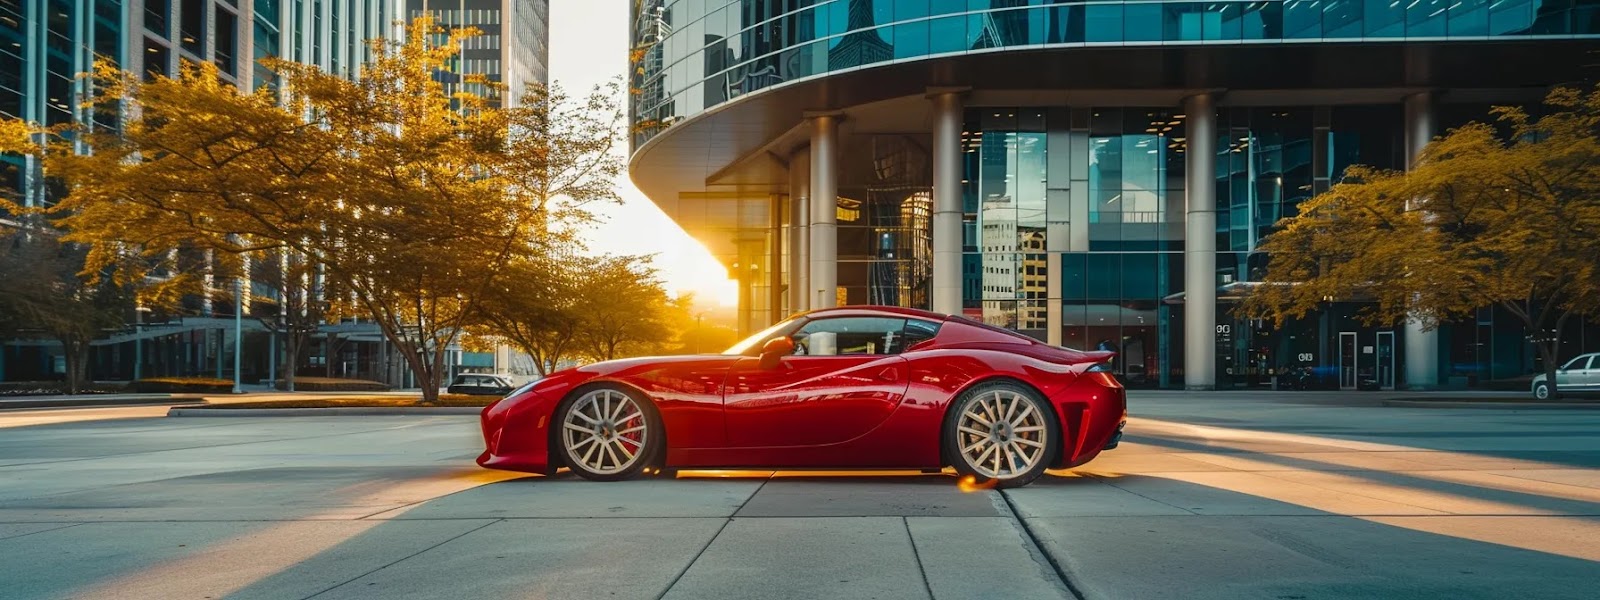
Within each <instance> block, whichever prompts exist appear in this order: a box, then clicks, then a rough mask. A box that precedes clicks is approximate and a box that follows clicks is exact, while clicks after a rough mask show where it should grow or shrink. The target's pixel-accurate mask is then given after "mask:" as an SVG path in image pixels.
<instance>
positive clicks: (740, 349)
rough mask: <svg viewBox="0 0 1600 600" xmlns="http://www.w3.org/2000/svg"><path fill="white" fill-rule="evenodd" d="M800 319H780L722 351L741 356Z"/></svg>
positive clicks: (728, 354) (727, 354) (726, 353)
mask: <svg viewBox="0 0 1600 600" xmlns="http://www.w3.org/2000/svg"><path fill="white" fill-rule="evenodd" d="M799 320H800V319H798V318H796V319H789V320H786V321H779V322H778V324H777V325H773V326H771V327H768V328H766V329H763V330H761V331H759V332H757V333H756V334H755V335H752V336H750V337H747V338H745V339H743V340H741V341H740V342H739V343H737V344H734V345H733V347H732V348H728V349H727V350H724V351H723V352H722V354H724V355H726V356H740V355H744V354H748V353H749V352H750V351H751V350H754V349H755V348H756V346H758V345H759V344H761V343H762V342H765V341H767V340H769V339H772V336H774V335H777V334H778V332H780V331H783V330H784V329H787V328H789V327H792V326H794V324H795V323H796V322H798V321H799Z"/></svg>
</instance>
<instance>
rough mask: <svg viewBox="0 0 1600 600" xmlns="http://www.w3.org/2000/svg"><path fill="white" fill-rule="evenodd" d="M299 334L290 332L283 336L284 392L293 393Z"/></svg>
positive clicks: (298, 354)
mask: <svg viewBox="0 0 1600 600" xmlns="http://www.w3.org/2000/svg"><path fill="white" fill-rule="evenodd" d="M301 345H302V344H301V340H300V333H299V332H295V331H290V332H289V333H288V335H285V336H283V384H284V385H283V387H284V390H286V391H290V392H292V391H294V376H295V371H296V370H298V369H299V367H300V347H301Z"/></svg>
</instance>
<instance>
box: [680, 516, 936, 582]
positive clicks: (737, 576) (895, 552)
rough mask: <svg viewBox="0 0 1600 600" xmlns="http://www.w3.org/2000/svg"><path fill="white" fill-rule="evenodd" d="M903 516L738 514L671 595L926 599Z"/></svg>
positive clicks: (698, 559)
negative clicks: (772, 516) (762, 516)
mask: <svg viewBox="0 0 1600 600" xmlns="http://www.w3.org/2000/svg"><path fill="white" fill-rule="evenodd" d="M928 597H929V593H928V586H927V584H926V583H925V582H924V581H923V579H922V576H921V570H920V569H919V568H918V563H917V554H916V552H914V551H913V550H912V544H911V535H910V533H909V532H908V531H907V529H906V521H905V520H903V519H901V518H899V517H813V518H735V519H733V521H732V522H730V523H728V525H727V527H726V528H725V529H723V531H722V533H721V534H719V535H718V536H717V537H716V540H714V541H713V542H712V543H711V545H710V547H708V548H706V550H705V552H704V553H702V554H701V555H700V557H699V558H697V559H695V561H694V564H693V565H692V566H690V567H689V570H688V571H687V572H685V573H684V574H683V578H682V579H680V580H678V582H677V583H676V584H675V585H673V586H672V589H671V590H669V591H668V592H667V595H666V597H665V598H666V599H667V600H765V599H770V598H873V599H876V600H899V599H919V600H920V599H925V598H928Z"/></svg>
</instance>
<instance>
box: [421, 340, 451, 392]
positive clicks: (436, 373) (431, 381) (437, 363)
mask: <svg viewBox="0 0 1600 600" xmlns="http://www.w3.org/2000/svg"><path fill="white" fill-rule="evenodd" d="M448 339H453V336H452V338H448ZM446 354H448V352H446V351H445V347H444V345H443V344H441V345H440V347H439V348H438V349H437V350H435V351H434V352H433V361H432V362H431V363H429V364H428V365H427V367H428V373H427V381H426V382H425V383H424V385H423V386H422V401H423V402H425V403H427V402H438V401H439V386H440V384H441V383H442V382H441V381H440V377H441V376H442V375H443V374H444V357H445V355H446Z"/></svg>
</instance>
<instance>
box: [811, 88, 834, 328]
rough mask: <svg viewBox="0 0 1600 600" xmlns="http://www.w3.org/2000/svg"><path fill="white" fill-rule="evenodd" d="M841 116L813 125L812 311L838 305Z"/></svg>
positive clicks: (818, 118) (817, 118)
mask: <svg viewBox="0 0 1600 600" xmlns="http://www.w3.org/2000/svg"><path fill="white" fill-rule="evenodd" d="M841 116H842V115H840V114H839V113H818V114H811V115H807V118H808V119H809V120H810V121H811V257H810V258H811V261H810V262H811V282H810V287H809V288H807V289H810V290H811V308H813V309H817V308H833V307H834V306H836V305H838V303H839V302H838V297H837V295H836V294H837V290H838V288H839V270H838V269H839V235H838V231H837V230H838V203H839V119H840V117H841Z"/></svg>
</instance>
